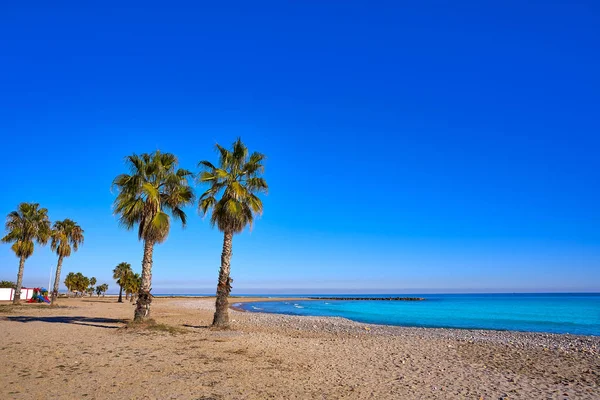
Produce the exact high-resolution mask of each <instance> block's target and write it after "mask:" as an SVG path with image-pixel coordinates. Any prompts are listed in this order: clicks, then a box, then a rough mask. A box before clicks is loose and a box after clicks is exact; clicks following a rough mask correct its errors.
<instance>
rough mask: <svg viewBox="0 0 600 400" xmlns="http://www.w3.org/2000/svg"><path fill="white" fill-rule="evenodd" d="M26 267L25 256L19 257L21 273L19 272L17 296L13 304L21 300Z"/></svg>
mask: <svg viewBox="0 0 600 400" xmlns="http://www.w3.org/2000/svg"><path fill="white" fill-rule="evenodd" d="M24 269H25V257H21V258H20V259H19V273H18V274H17V286H16V287H15V297H14V299H13V304H19V303H20V302H21V286H23V270H24Z"/></svg>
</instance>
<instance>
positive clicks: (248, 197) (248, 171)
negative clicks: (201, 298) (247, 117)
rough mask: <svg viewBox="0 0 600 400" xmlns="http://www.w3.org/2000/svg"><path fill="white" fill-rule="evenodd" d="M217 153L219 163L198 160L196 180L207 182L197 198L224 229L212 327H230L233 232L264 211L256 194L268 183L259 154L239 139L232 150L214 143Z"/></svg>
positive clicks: (205, 210)
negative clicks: (250, 149)
mask: <svg viewBox="0 0 600 400" xmlns="http://www.w3.org/2000/svg"><path fill="white" fill-rule="evenodd" d="M216 149H217V152H218V154H219V163H218V166H215V165H214V164H212V163H211V162H209V161H200V163H199V164H198V166H199V167H201V168H202V172H201V173H200V175H199V177H198V180H199V182H200V183H201V184H207V185H210V187H209V188H208V190H206V191H205V192H204V193H203V194H202V196H201V197H200V200H199V204H198V207H199V211H200V213H201V214H202V215H207V214H209V213H210V223H211V225H212V226H213V227H214V226H216V227H217V228H218V229H219V231H221V232H223V249H222V252H221V268H220V270H219V279H218V283H217V299H216V310H215V314H214V318H213V323H212V325H213V327H217V328H227V327H228V326H229V313H228V310H227V309H228V297H229V294H230V292H231V283H232V282H233V280H232V279H231V277H230V273H231V254H232V241H233V235H234V234H237V233H240V232H242V231H243V230H244V228H245V227H246V226H250V227H251V226H252V224H253V222H254V219H255V216H256V215H260V214H262V212H263V204H262V201H261V200H260V198H259V197H258V194H259V193H266V192H267V190H268V186H267V182H266V181H265V179H264V178H263V177H262V176H261V175H262V173H263V172H264V165H263V161H264V159H265V156H264V155H263V154H261V153H257V152H254V153H251V154H250V153H249V152H248V148H247V147H246V145H245V144H244V143H243V142H242V140H241V139H239V138H238V139H237V140H236V141H235V142H234V143H233V145H232V148H231V150H228V149H226V148H224V147H222V146H220V145H219V144H217V145H216Z"/></svg>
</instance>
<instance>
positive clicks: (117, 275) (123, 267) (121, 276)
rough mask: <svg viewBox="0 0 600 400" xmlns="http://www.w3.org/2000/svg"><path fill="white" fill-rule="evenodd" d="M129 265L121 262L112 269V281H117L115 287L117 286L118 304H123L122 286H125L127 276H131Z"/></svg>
mask: <svg viewBox="0 0 600 400" xmlns="http://www.w3.org/2000/svg"><path fill="white" fill-rule="evenodd" d="M131 273H132V271H131V264H129V263H127V262H122V263H120V264H119V265H117V266H116V267H115V269H113V279H115V280H116V281H117V285H119V300H117V301H118V302H119V303H122V302H123V286H125V279H127V275H129V274H131Z"/></svg>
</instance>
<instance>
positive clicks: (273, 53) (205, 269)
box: [0, 0, 600, 294]
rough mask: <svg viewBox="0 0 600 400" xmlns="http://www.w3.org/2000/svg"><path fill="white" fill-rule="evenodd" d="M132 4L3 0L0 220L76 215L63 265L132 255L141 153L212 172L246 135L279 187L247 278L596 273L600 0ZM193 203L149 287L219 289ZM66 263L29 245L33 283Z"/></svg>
mask: <svg viewBox="0 0 600 400" xmlns="http://www.w3.org/2000/svg"><path fill="white" fill-rule="evenodd" d="M127 3H128V4H132V5H129V6H123V2H110V1H103V2H97V3H96V5H95V6H86V5H83V4H82V2H62V1H58V2H52V3H48V2H41V3H40V4H37V5H34V4H32V3H30V2H28V3H27V4H26V5H25V3H23V4H22V3H20V2H10V4H9V3H8V2H4V3H3V4H2V5H0V38H1V39H0V135H1V146H2V147H1V155H2V160H3V168H2V172H1V179H2V189H1V196H0V215H6V214H7V213H8V212H10V211H12V210H14V209H16V207H17V205H18V204H19V203H20V202H23V201H28V202H30V201H33V202H39V203H40V204H41V205H42V206H44V207H46V208H48V209H49V214H50V217H51V219H52V220H57V219H63V218H67V217H68V218H72V219H74V220H76V221H77V222H79V223H80V225H81V226H82V227H83V228H84V229H85V237H86V242H85V245H84V246H83V247H82V248H81V249H80V251H79V252H78V253H75V254H74V255H73V256H72V257H71V258H69V259H67V260H66V261H65V263H64V267H63V276H64V275H66V273H68V272H69V271H73V272H76V271H81V272H83V273H84V274H86V275H88V276H92V275H93V276H96V277H97V278H98V280H99V282H100V283H101V282H108V283H109V285H110V286H111V288H112V289H113V290H114V289H115V288H116V285H115V284H114V281H112V279H111V270H112V268H113V267H114V266H115V265H116V264H118V263H119V262H121V261H127V262H130V263H131V264H132V265H133V267H134V268H135V269H136V270H139V269H140V264H141V257H142V244H141V243H139V242H138V241H137V237H136V234H135V232H128V231H125V230H123V229H121V228H119V226H118V224H117V222H116V220H115V218H114V217H113V216H112V213H111V205H112V201H113V199H114V194H112V193H111V192H110V184H111V181H112V179H113V178H114V177H115V176H116V175H117V174H119V173H121V172H124V171H125V167H124V165H123V158H124V157H125V156H126V155H128V154H131V153H133V152H137V153H141V152H150V151H153V150H156V149H160V150H161V151H165V152H172V153H175V154H176V155H177V156H178V157H179V159H180V162H181V164H182V166H184V167H186V168H192V169H196V163H197V162H198V161H199V160H201V159H212V160H216V155H215V153H214V151H213V146H214V144H215V143H216V142H218V143H221V144H225V145H229V144H230V143H231V142H233V141H234V140H235V138H236V137H238V136H241V137H242V139H243V140H244V141H245V142H246V143H247V145H248V146H249V147H250V149H251V150H258V151H261V152H263V153H265V154H266V155H267V156H268V160H267V164H266V167H267V169H266V178H267V180H268V182H269V184H270V187H271V191H270V193H269V195H268V196H267V197H265V198H264V205H265V213H264V215H263V217H262V218H261V219H260V220H258V222H257V224H256V225H255V228H254V230H253V231H252V232H250V233H249V232H244V233H243V234H241V235H239V236H236V237H235V238H234V244H233V245H234V249H233V250H234V256H233V260H232V268H233V271H232V276H233V278H234V279H235V281H234V294H235V293H247V292H251V291H253V290H254V291H270V292H286V291H289V290H292V289H296V290H300V291H302V290H304V289H306V288H312V289H314V290H315V291H324V290H329V291H333V290H338V291H352V290H360V291H364V292H377V291H398V292H399V291H405V292H406V291H408V292H411V291H413V292H415V291H417V292H418V291H423V290H424V289H430V290H432V291H505V290H508V291H600V231H599V229H598V228H599V226H600V207H599V205H600V187H599V183H600V155H599V154H598V150H599V149H600V137H599V136H600V74H599V71H600V6H599V4H598V3H597V2H596V1H591V0H590V1H587V2H586V1H579V2H574V1H546V2H538V1H532V2H523V1H507V2H481V1H473V2H444V3H442V2H425V1H424V2H421V1H419V2H400V1H394V2H372V1H369V2H367V1H363V2H356V1H343V2H342V1H310V2H301V1H298V2H284V1H272V2H262V1H253V2H248V1H240V2H189V3H180V2H168V3H164V2H156V3H155V2H149V1H144V2H140V3H138V4H135V5H133V3H130V2H127ZM457 3H460V4H457ZM525 3H527V4H525ZM449 4H451V5H449ZM196 170H197V169H196ZM199 190H200V189H198V191H199ZM188 214H189V216H190V219H189V225H188V227H187V228H186V229H185V230H182V229H181V228H180V227H178V226H174V227H173V229H172V232H171V234H170V236H169V239H168V240H167V242H166V243H164V244H162V245H159V246H157V248H156V249H155V253H154V256H155V257H154V270H153V272H154V274H153V283H154V292H158V293H160V292H165V291H173V290H174V289H173V288H179V291H182V292H193V291H201V292H207V293H212V292H214V287H215V283H216V277H217V271H218V268H219V260H220V251H221V241H222V235H221V234H220V233H219V232H218V231H217V230H213V229H211V228H210V226H209V224H208V222H207V221H206V220H202V219H201V218H200V217H199V216H198V214H197V212H196V209H195V208H190V209H188ZM55 262H56V257H55V256H54V255H53V254H52V253H51V252H50V249H49V247H45V248H36V250H35V254H34V255H33V256H32V257H31V258H30V259H28V260H27V263H26V267H25V279H24V284H25V285H27V286H37V285H47V284H48V276H49V273H50V266H51V265H54V264H55ZM17 266H18V260H17V258H16V257H15V256H14V254H13V253H12V252H11V250H10V246H8V245H0V279H10V280H15V278H16V272H17Z"/></svg>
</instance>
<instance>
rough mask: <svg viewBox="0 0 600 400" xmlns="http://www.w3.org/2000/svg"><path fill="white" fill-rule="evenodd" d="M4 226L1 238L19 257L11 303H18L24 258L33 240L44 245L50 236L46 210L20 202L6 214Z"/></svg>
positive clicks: (29, 250)
mask: <svg viewBox="0 0 600 400" xmlns="http://www.w3.org/2000/svg"><path fill="white" fill-rule="evenodd" d="M5 228H6V236H4V237H3V238H2V239H1V240H2V242H3V243H12V244H13V245H12V247H11V249H12V250H13V251H14V252H15V255H16V256H17V257H19V272H18V273H17V283H16V285H15V296H14V298H13V304H19V302H20V300H21V286H22V285H23V271H24V270H25V260H26V259H28V258H29V257H31V255H32V254H33V243H34V242H37V243H38V244H40V245H44V244H46V243H47V242H48V239H49V238H50V233H51V229H50V219H48V210H47V209H45V208H40V205H39V204H38V203H21V204H19V207H18V209H17V210H16V211H12V212H11V213H9V214H8V217H7V218H6V224H5Z"/></svg>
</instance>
